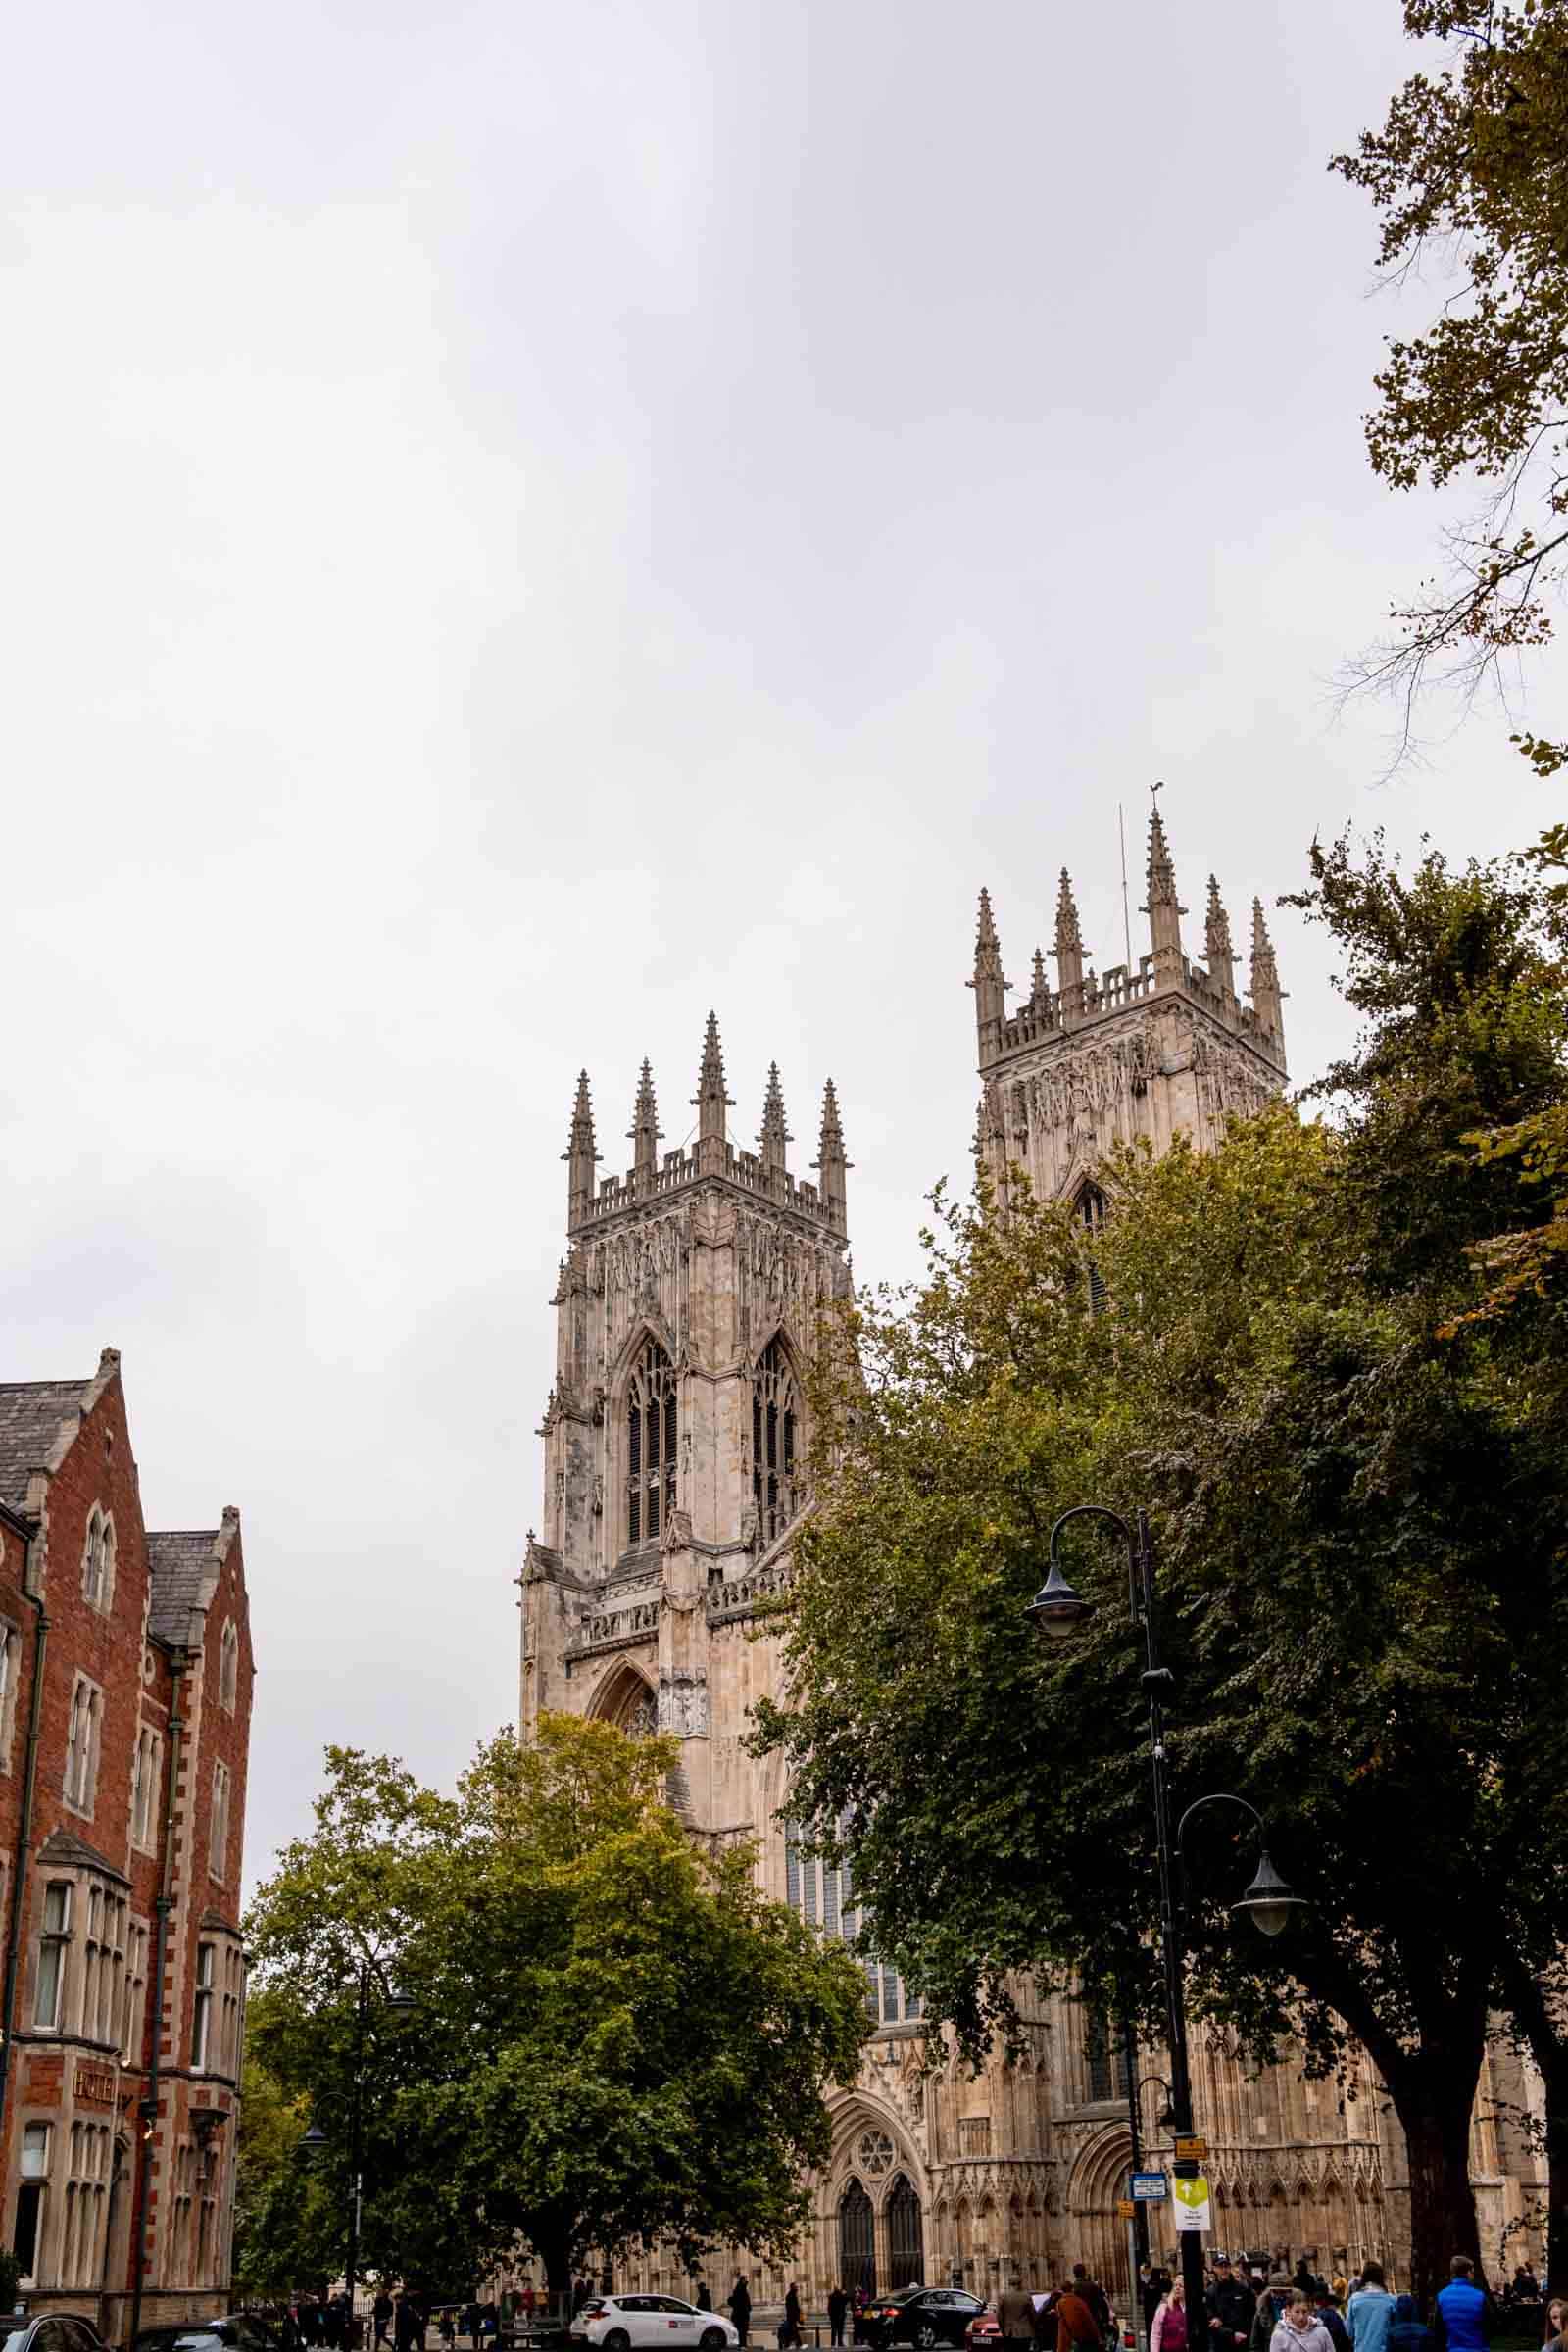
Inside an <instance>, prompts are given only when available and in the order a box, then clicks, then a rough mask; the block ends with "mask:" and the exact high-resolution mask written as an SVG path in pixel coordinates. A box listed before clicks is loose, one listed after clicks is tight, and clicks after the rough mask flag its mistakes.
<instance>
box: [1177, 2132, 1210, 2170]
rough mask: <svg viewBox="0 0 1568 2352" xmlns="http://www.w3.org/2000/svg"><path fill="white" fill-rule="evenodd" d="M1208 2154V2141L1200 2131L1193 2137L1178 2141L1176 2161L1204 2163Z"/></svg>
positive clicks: (1179, 2162)
mask: <svg viewBox="0 0 1568 2352" xmlns="http://www.w3.org/2000/svg"><path fill="white" fill-rule="evenodd" d="M1207 2155H1208V2142H1207V2140H1206V2139H1205V2138H1204V2137H1203V2135H1202V2133H1201V2131H1200V2132H1198V2133H1196V2134H1195V2135H1194V2137H1193V2138H1191V2139H1179V2140H1178V2141H1177V2142H1176V2161H1177V2163H1178V2164H1202V2163H1203V2162H1204V2161H1205V2159H1206V2158H1207Z"/></svg>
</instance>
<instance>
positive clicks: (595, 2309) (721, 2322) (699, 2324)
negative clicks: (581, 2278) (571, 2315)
mask: <svg viewBox="0 0 1568 2352" xmlns="http://www.w3.org/2000/svg"><path fill="white" fill-rule="evenodd" d="M567 2334H568V2340H569V2341H570V2342H571V2343H574V2344H593V2345H595V2346H596V2347H597V2348H598V2352H643V2347H644V2346H645V2345H651V2344H667V2345H670V2346H674V2345H676V2344H679V2345H683V2346H689V2347H690V2348H691V2352H697V2347H699V2346H701V2352H730V2347H731V2346H733V2345H735V2344H738V2343H739V2342H740V2340H741V2338H740V2330H739V2328H737V2327H735V2326H734V2325H733V2324H732V2323H731V2322H730V2321H729V2320H725V2319H721V2318H720V2317H719V2315H718V2313H717V2312H716V2311H699V2310H698V2308H697V2306H696V2304H695V2303H683V2302H682V2301H681V2299H680V2297H679V2296H678V2295H590V2296H589V2298H588V2300H587V2302H586V2303H585V2304H584V2305H583V2307H582V2309H581V2311H579V2312H578V2314H577V2317H576V2318H575V2319H574V2320H573V2321H572V2323H571V2327H570V2328H569V2329H568V2331H567Z"/></svg>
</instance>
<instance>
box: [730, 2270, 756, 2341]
mask: <svg viewBox="0 0 1568 2352" xmlns="http://www.w3.org/2000/svg"><path fill="white" fill-rule="evenodd" d="M729 2316H730V2318H731V2319H732V2320H733V2321H734V2323H735V2332H736V2334H737V2335H738V2336H739V2337H740V2339H741V2342H742V2343H743V2344H744V2343H747V2342H749V2341H750V2338H751V2332H752V2290H751V2288H750V2287H749V2286H748V2285H747V2283H746V2281H745V2279H744V2278H741V2276H740V2275H739V2273H738V2272H737V2274H736V2278H735V2283H734V2285H733V2286H732V2287H731V2288H730V2290H729Z"/></svg>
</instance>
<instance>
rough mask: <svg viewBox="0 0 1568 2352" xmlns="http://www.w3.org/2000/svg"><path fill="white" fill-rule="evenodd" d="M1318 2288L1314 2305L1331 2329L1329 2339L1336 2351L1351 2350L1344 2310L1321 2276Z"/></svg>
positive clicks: (1321, 2318) (1346, 2351) (1319, 2316)
mask: <svg viewBox="0 0 1568 2352" xmlns="http://www.w3.org/2000/svg"><path fill="white" fill-rule="evenodd" d="M1318 2290H1319V2291H1318V2292H1317V2293H1316V2294H1315V2295H1314V2296H1313V2297H1312V2303H1313V2307H1314V2309H1315V2310H1316V2312H1317V2316H1318V2318H1319V2319H1320V2320H1321V2321H1322V2323H1323V2325H1324V2327H1326V2328H1327V2329H1328V2331H1329V2341H1330V2342H1331V2343H1332V2344H1333V2346H1334V2352H1350V2330H1349V2329H1348V2327H1347V2326H1346V2325H1345V2314H1344V2312H1343V2311H1341V2309H1340V2307H1339V2305H1338V2303H1336V2301H1335V2300H1334V2297H1333V2295H1332V2294H1331V2293H1330V2292H1329V2290H1328V2288H1327V2287H1326V2286H1325V2285H1324V2284H1323V2281H1322V2280H1321V2278H1320V2279H1319V2280H1318ZM1406 2300H1408V2297H1407V2298H1406ZM1395 2308H1396V2317H1397V2308H1398V2307H1397V2305H1396V2307H1395Z"/></svg>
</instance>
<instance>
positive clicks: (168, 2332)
mask: <svg viewBox="0 0 1568 2352" xmlns="http://www.w3.org/2000/svg"><path fill="white" fill-rule="evenodd" d="M282 2345H283V2331H282V2329H281V2328H280V2327H278V2325H277V2323H276V2321H275V2320H264V2319H261V2318H259V2317H258V2315H257V2314H256V2313H255V2312H254V2311H230V2312H225V2313H224V2315H223V2317H222V2318H221V2320H188V2321H187V2322H186V2324H185V2326H184V2327H144V2328H143V2329H142V2330H141V2333H140V2334H139V2335H138V2336H137V2338H136V2343H135V2352H282ZM0 2352H6V2347H5V2346H4V2345H0ZM15 2352H22V2347H21V2346H20V2345H18V2346H17V2347H15ZM28 2352H31V2347H29V2348H28ZM42 2352H52V2348H51V2347H50V2346H48V2345H45V2346H43V2347H42Z"/></svg>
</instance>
